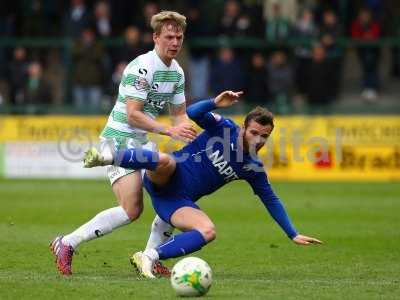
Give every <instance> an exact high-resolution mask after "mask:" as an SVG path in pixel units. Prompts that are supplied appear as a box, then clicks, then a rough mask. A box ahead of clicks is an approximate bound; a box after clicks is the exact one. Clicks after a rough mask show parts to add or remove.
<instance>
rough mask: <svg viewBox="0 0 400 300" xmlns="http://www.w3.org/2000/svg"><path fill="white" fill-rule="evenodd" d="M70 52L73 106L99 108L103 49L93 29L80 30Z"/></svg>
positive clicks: (83, 108) (102, 72) (102, 76)
mask: <svg viewBox="0 0 400 300" xmlns="http://www.w3.org/2000/svg"><path fill="white" fill-rule="evenodd" d="M72 54H73V60H74V65H75V70H74V75H73V78H74V86H73V97H74V104H75V107H76V108H78V109H79V110H85V109H87V108H88V109H89V110H90V109H96V108H99V107H100V104H101V100H102V99H101V98H102V84H103V83H104V66H103V58H104V49H103V47H102V46H101V44H99V43H98V42H97V41H96V36H95V34H94V31H93V29H91V28H86V29H84V30H83V31H82V33H81V38H80V40H78V41H77V43H76V44H75V45H74V47H73V50H72Z"/></svg>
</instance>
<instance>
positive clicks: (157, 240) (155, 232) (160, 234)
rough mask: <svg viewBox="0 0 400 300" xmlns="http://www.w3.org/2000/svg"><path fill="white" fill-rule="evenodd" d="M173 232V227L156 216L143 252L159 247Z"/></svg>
mask: <svg viewBox="0 0 400 300" xmlns="http://www.w3.org/2000/svg"><path fill="white" fill-rule="evenodd" d="M173 231H174V227H172V226H171V225H170V224H168V223H167V222H164V221H163V220H162V219H161V218H160V217H159V216H156V217H155V218H154V220H153V223H152V224H151V232H150V236H149V240H148V241H147V245H146V249H145V250H147V249H154V248H157V247H158V246H160V245H161V244H162V243H164V242H165V241H166V240H168V239H169V238H170V237H171V236H172V232H173Z"/></svg>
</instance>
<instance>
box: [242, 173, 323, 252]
mask: <svg viewBox="0 0 400 300" xmlns="http://www.w3.org/2000/svg"><path fill="white" fill-rule="evenodd" d="M249 183H250V185H251V186H252V188H253V190H254V192H255V193H256V194H257V195H258V196H259V197H260V199H261V201H262V202H263V204H264V206H265V207H266V208H267V210H268V212H269V213H270V214H271V216H272V218H273V219H274V220H275V221H276V222H277V223H278V224H279V226H280V227H281V228H282V229H283V231H285V233H286V235H287V236H288V237H289V238H290V239H291V240H292V241H293V242H294V243H296V244H298V245H309V244H321V243H322V242H321V241H319V240H317V239H315V238H312V237H308V236H305V235H301V234H299V233H298V232H297V231H296V229H295V228H294V226H293V225H292V223H291V221H290V219H289V216H288V214H287V212H286V210H285V207H284V206H283V204H282V202H281V201H280V199H279V197H278V196H276V194H275V193H274V191H273V190H272V188H271V185H270V184H269V183H268V180H267V177H266V175H265V173H260V174H258V175H257V176H255V177H253V179H252V180H251V181H249Z"/></svg>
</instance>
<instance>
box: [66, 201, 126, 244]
mask: <svg viewBox="0 0 400 300" xmlns="http://www.w3.org/2000/svg"><path fill="white" fill-rule="evenodd" d="M130 222H131V220H130V219H129V218H128V215H127V214H126V212H125V210H124V209H123V208H122V207H121V206H117V207H113V208H109V209H106V210H103V211H102V212H100V213H98V214H97V215H96V216H95V217H94V218H93V219H91V220H90V221H89V222H87V223H86V224H83V225H82V226H81V227H79V228H78V229H76V230H75V231H74V232H72V233H70V234H68V235H66V236H64V237H63V239H62V242H63V243H65V244H67V245H70V246H72V248H74V249H76V248H77V247H78V246H79V244H80V243H82V242H86V241H90V240H92V239H95V238H99V237H102V236H103V235H106V234H107V233H110V232H111V231H113V229H115V228H118V227H120V226H123V225H126V224H129V223H130Z"/></svg>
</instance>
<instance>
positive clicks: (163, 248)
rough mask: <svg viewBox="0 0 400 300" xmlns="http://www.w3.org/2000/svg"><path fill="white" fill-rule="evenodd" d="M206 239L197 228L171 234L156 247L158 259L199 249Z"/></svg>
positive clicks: (177, 255)
mask: <svg viewBox="0 0 400 300" xmlns="http://www.w3.org/2000/svg"><path fill="white" fill-rule="evenodd" d="M205 244H207V242H206V240H205V239H204V237H203V236H202V234H201V233H200V232H199V231H197V230H191V231H186V232H183V233H181V234H177V235H173V236H172V237H171V238H170V239H169V240H168V241H166V242H165V243H163V244H161V245H160V246H158V247H157V248H156V251H157V252H158V256H159V258H160V259H167V258H173V257H179V256H183V255H186V254H189V253H193V252H195V251H197V250H200V249H201V248H202V247H203V246H204V245H205Z"/></svg>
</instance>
